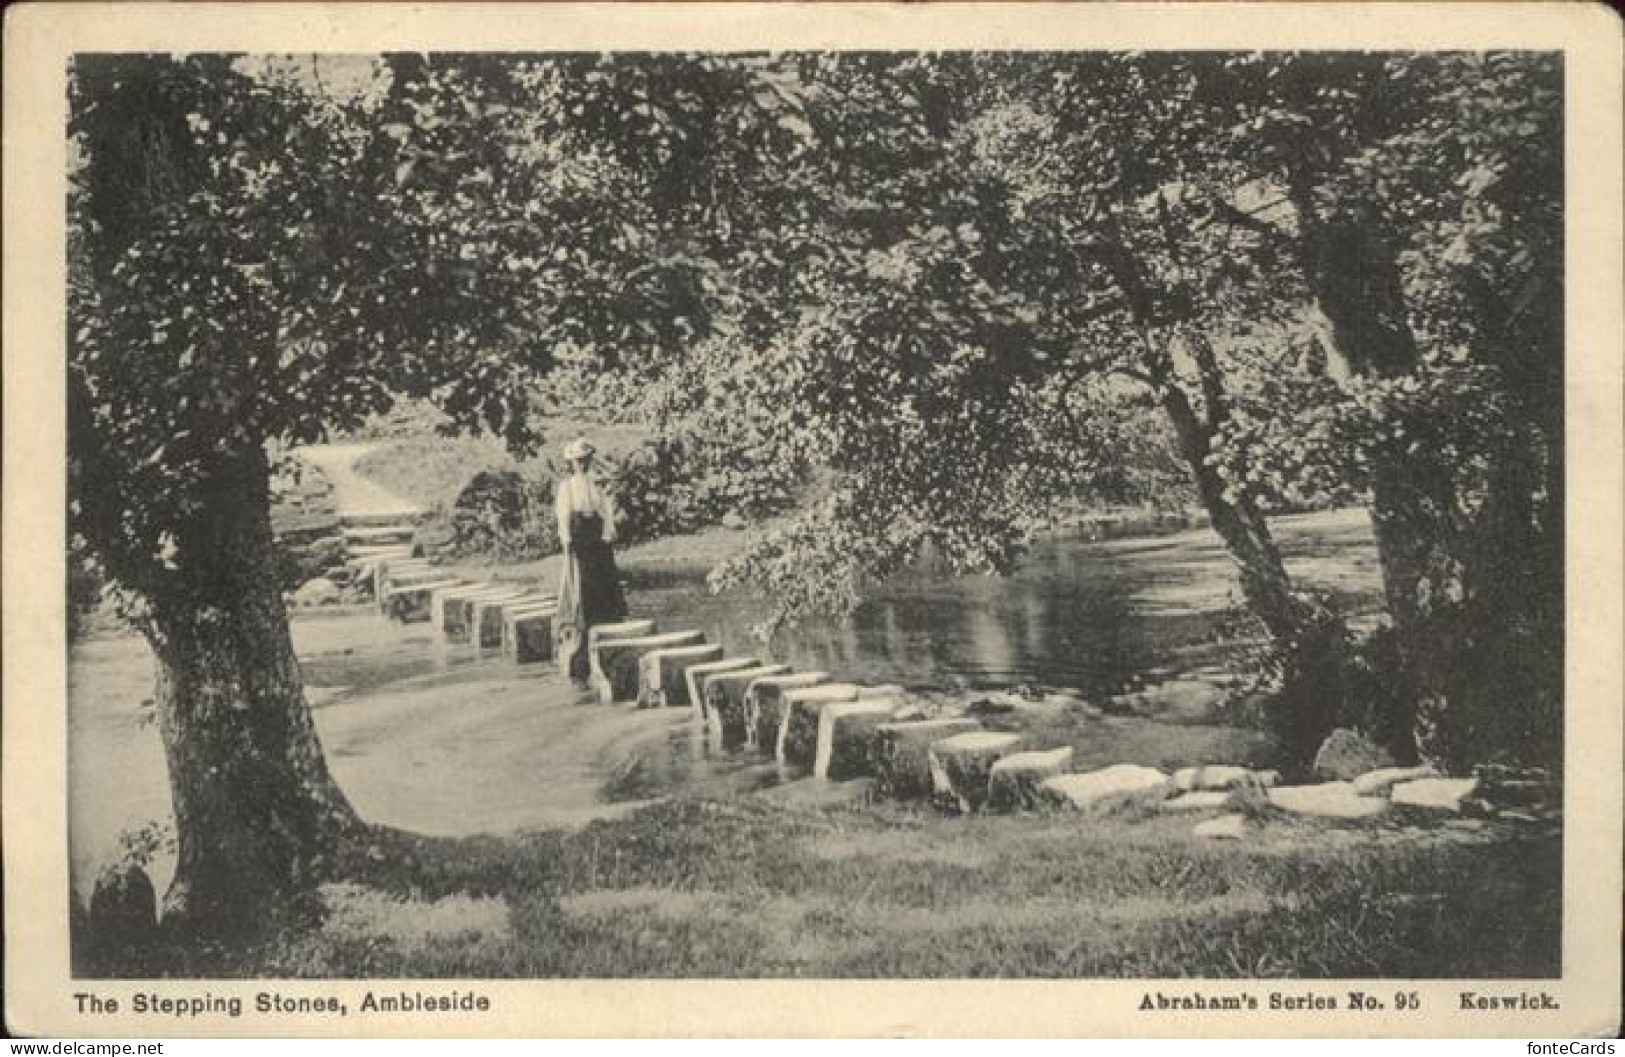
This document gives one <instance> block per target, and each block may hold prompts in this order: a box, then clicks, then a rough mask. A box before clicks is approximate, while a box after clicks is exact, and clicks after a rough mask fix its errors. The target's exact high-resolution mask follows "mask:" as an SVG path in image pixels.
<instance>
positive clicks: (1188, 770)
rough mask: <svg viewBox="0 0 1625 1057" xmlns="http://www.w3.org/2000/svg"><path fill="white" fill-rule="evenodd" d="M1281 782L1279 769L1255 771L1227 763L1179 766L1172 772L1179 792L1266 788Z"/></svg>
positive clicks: (1175, 786)
mask: <svg viewBox="0 0 1625 1057" xmlns="http://www.w3.org/2000/svg"><path fill="white" fill-rule="evenodd" d="M1280 784H1281V773H1280V772H1279V771H1255V770H1253V769H1252V768H1250V767H1235V766H1231V765H1229V764H1207V765H1205V766H1202V767H1181V768H1180V769H1179V770H1177V771H1175V772H1174V789H1176V790H1177V791H1179V792H1181V793H1201V792H1211V791H1228V790H1231V789H1240V788H1242V787H1244V786H1253V787H1256V788H1259V789H1268V788H1269V787H1270V786H1272V785H1280Z"/></svg>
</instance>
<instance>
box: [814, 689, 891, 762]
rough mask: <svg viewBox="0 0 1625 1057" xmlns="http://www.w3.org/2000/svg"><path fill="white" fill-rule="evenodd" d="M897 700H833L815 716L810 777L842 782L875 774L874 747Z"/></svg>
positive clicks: (888, 720) (889, 718)
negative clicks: (878, 732) (815, 742)
mask: <svg viewBox="0 0 1625 1057" xmlns="http://www.w3.org/2000/svg"><path fill="white" fill-rule="evenodd" d="M897 708H898V701H897V699H896V698H865V699H859V700H857V701H833V702H830V703H829V704H827V705H825V706H824V709H823V711H822V712H820V713H819V716H818V748H817V752H816V753H815V756H814V760H813V776H814V777H816V778H823V779H825V780H827V781H831V782H844V781H847V780H848V779H852V778H863V777H866V776H868V775H870V774H872V773H874V747H875V738H876V737H877V736H878V735H877V731H878V730H879V728H880V725H881V724H882V723H887V722H890V720H891V718H892V715H893V714H894V713H895V712H896V711H897Z"/></svg>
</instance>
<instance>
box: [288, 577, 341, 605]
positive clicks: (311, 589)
mask: <svg viewBox="0 0 1625 1057" xmlns="http://www.w3.org/2000/svg"><path fill="white" fill-rule="evenodd" d="M340 593H341V592H340V590H339V585H338V584H336V583H334V582H333V581H332V580H329V579H328V578H327V577H325V576H318V577H316V578H315V579H314V580H306V581H305V582H304V583H302V584H300V585H299V590H297V591H295V592H294V593H293V604H294V605H296V606H300V607H301V608H309V607H312V606H328V605H332V604H333V603H334V602H337V601H338V600H339V595H340Z"/></svg>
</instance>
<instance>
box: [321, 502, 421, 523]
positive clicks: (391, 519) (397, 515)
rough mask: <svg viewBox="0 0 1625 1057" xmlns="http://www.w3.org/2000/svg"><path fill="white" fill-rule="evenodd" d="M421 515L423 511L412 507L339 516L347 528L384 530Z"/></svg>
mask: <svg viewBox="0 0 1625 1057" xmlns="http://www.w3.org/2000/svg"><path fill="white" fill-rule="evenodd" d="M421 513H422V511H420V510H417V509H415V508H412V507H398V508H396V509H395V510H375V511H371V512H369V513H366V514H356V513H344V514H340V515H339V521H340V523H342V524H343V525H344V527H345V528H383V527H386V526H390V525H401V524H406V523H409V522H412V521H415V520H416V519H417V517H418V515H419V514H421Z"/></svg>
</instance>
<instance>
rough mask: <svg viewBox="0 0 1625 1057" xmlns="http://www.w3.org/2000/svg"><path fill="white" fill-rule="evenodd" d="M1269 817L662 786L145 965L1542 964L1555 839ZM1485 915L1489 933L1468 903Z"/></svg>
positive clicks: (772, 972)
mask: <svg viewBox="0 0 1625 1057" xmlns="http://www.w3.org/2000/svg"><path fill="white" fill-rule="evenodd" d="M1412 821H1414V820H1406V819H1404V818H1402V817H1401V818H1398V819H1397V820H1395V821H1388V822H1383V823H1381V824H1361V825H1346V826H1332V825H1321V824H1315V823H1311V822H1305V821H1300V820H1293V819H1286V818H1274V819H1268V820H1265V821H1264V822H1263V824H1262V825H1261V826H1260V828H1259V829H1258V830H1257V831H1256V832H1254V833H1253V835H1251V836H1250V837H1249V838H1247V839H1245V840H1243V841H1240V842H1233V843H1212V842H1202V841H1198V840H1196V839H1194V838H1192V837H1190V836H1189V835H1188V830H1189V826H1190V824H1191V820H1190V819H1189V818H1177V819H1176V818H1168V817H1161V816H1155V815H1151V816H1143V815H1142V816H1139V817H1136V816H1133V815H1116V816H1111V817H1107V818H1100V819H1086V818H1084V817H1081V816H1078V815H1072V814H1056V815H1047V814H1039V815H1028V816H1023V817H1019V818H969V819H958V818H945V817H942V816H939V815H937V814H936V813H935V812H933V811H930V810H928V809H923V808H918V807H911V806H906V805H897V804H885V803H881V804H866V803H863V802H862V800H861V798H859V797H853V798H849V802H848V803H845V804H836V805H833V806H826V807H822V808H818V809H813V810H808V809H805V808H800V809H798V808H795V807H791V806H785V805H782V804H777V803H774V802H772V801H771V800H770V799H768V798H753V799H749V800H728V801H718V800H710V799H692V798H691V799H678V800H672V801H667V802H663V803H660V804H657V805H653V806H650V807H648V808H645V809H643V810H640V811H638V812H635V813H633V814H631V815H630V816H628V817H626V818H622V819H617V820H614V821H606V822H599V823H595V824H593V825H591V826H588V827H587V828H585V829H583V830H581V831H579V832H576V833H572V834H567V835H566V834H558V833H535V834H530V835H526V836H521V837H516V838H512V839H504V840H497V839H491V838H481V839H466V840H449V841H427V840H421V839H415V841H414V844H413V847H414V849H415V850H414V852H413V854H412V855H411V856H409V857H408V858H407V859H406V860H404V861H400V860H395V861H392V862H391V864H390V865H388V866H386V867H383V868H381V869H380V870H378V871H377V872H376V873H375V875H374V876H372V877H371V878H369V880H368V883H367V884H365V885H357V884H348V885H342V886H329V887H328V888H327V889H326V890H325V891H324V898H325V901H326V904H327V908H328V911H327V916H326V919H325V921H323V922H322V923H320V924H314V925H311V926H309V927H308V928H305V929H302V930H299V931H297V932H289V933H284V934H282V935H280V936H278V937H276V938H274V939H273V940H271V941H270V942H268V943H266V944H264V945H262V946H260V947H257V948H254V949H253V950H250V951H239V952H235V953H233V954H232V955H230V956H220V957H214V958H208V957H207V956H206V957H205V960H206V961H207V962H208V964H200V963H199V962H198V960H197V955H196V953H195V952H193V953H192V954H191V955H190V956H189V957H188V959H187V962H188V963H189V964H186V965H182V964H179V963H177V964H172V965H169V966H157V967H155V968H156V969H157V971H159V972H178V973H180V974H182V975H192V974H194V973H197V974H211V975H212V974H215V973H219V974H221V975H258V976H289V977H337V978H351V977H374V976H376V977H439V978H468V977H544V978H545V977H600V978H604V977H858V978H864V977H879V978H951V977H1029V978H1124V977H1197V978H1251V977H1304V978H1316V977H1319V978H1333V977H1374V976H1383V977H1421V978H1428V977H1441V976H1443V977H1451V976H1462V977H1541V976H1553V975H1556V974H1557V973H1558V972H1559V971H1560V954H1559V949H1558V942H1559V941H1558V937H1559V935H1560V923H1561V906H1560V892H1561V889H1562V885H1561V878H1560V876H1559V870H1560V865H1559V864H1560V861H1561V854H1560V838H1559V837H1558V836H1556V835H1555V834H1544V835H1539V834H1533V833H1520V832H1517V831H1513V830H1511V829H1507V828H1501V829H1496V828H1493V827H1488V828H1484V829H1479V830H1461V829H1455V828H1440V827H1438V826H1427V827H1422V826H1416V825H1411V824H1409V823H1410V822H1412ZM1486 921H1494V922H1496V923H1497V925H1496V928H1494V929H1489V930H1486V929H1484V928H1483V923H1484V922H1486Z"/></svg>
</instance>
